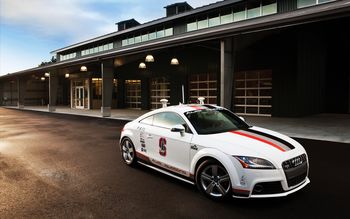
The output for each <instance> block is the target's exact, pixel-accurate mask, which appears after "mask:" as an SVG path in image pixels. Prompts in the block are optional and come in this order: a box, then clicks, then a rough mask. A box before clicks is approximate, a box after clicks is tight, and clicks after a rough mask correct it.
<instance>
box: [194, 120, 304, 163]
mask: <svg viewBox="0 0 350 219" xmlns="http://www.w3.org/2000/svg"><path fill="white" fill-rule="evenodd" d="M193 143H194V144H198V145H200V146H202V147H204V148H207V147H210V148H215V149H218V150H220V151H222V152H224V153H226V154H228V155H239V156H252V157H260V158H264V159H268V160H269V161H270V162H273V163H275V165H276V166H278V167H280V166H281V163H282V162H283V161H285V160H287V159H290V158H293V157H295V156H298V155H301V154H302V153H306V152H305V150H304V148H303V147H302V146H301V145H300V144H299V143H298V142H296V141H295V140H293V139H291V138H290V137H288V136H286V135H283V134H280V133H278V132H274V131H271V130H268V129H264V128H260V127H250V128H249V129H246V130H235V131H230V132H223V133H218V134H209V135H197V136H196V137H195V138H194V139H193Z"/></svg>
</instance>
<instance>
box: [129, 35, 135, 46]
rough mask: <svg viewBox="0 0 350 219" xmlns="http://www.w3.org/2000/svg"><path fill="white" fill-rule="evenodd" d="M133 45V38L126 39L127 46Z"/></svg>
mask: <svg viewBox="0 0 350 219" xmlns="http://www.w3.org/2000/svg"><path fill="white" fill-rule="evenodd" d="M134 43H135V40H134V37H131V38H129V39H128V45H132V44H134Z"/></svg>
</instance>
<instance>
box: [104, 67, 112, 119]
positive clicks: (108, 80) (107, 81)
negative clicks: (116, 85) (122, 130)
mask: <svg viewBox="0 0 350 219" xmlns="http://www.w3.org/2000/svg"><path fill="white" fill-rule="evenodd" d="M101 75H102V106H101V114H102V117H109V116H111V106H112V88H113V78H114V75H113V60H107V61H103V62H101Z"/></svg>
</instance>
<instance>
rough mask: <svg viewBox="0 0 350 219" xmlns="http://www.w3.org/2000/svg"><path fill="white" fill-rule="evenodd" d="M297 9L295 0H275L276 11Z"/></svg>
mask: <svg viewBox="0 0 350 219" xmlns="http://www.w3.org/2000/svg"><path fill="white" fill-rule="evenodd" d="M296 9H297V0H277V12H278V13H283V12H288V11H294V10H296Z"/></svg>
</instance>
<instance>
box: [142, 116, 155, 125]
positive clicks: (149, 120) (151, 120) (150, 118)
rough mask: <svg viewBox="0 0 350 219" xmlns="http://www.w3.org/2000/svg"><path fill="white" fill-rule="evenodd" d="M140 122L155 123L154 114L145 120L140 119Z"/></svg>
mask: <svg viewBox="0 0 350 219" xmlns="http://www.w3.org/2000/svg"><path fill="white" fill-rule="evenodd" d="M140 123H142V124H146V125H152V124H153V116H149V117H146V118H144V119H143V120H141V121H140Z"/></svg>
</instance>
